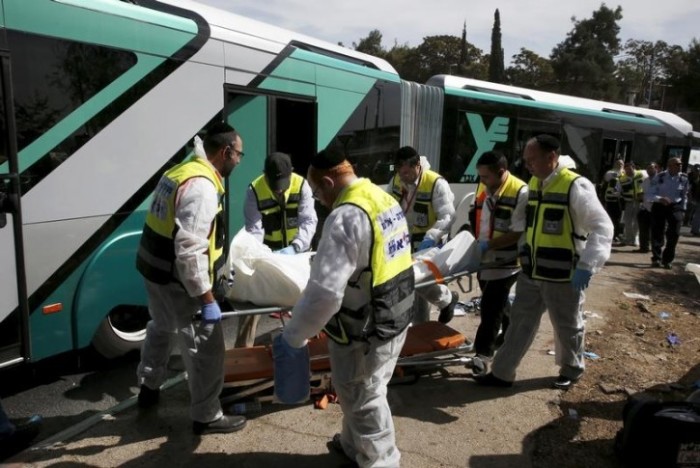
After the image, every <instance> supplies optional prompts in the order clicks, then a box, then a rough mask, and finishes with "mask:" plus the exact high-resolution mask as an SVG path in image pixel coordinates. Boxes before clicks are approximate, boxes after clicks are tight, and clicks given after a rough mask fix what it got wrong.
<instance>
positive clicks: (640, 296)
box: [622, 292, 651, 301]
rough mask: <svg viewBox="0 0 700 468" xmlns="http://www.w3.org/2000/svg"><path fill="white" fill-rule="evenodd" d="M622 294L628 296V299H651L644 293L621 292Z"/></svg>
mask: <svg viewBox="0 0 700 468" xmlns="http://www.w3.org/2000/svg"><path fill="white" fill-rule="evenodd" d="M622 294H624V295H625V297H628V298H630V299H641V300H643V301H650V300H651V297H649V296H646V295H644V294H639V293H630V292H623V293H622Z"/></svg>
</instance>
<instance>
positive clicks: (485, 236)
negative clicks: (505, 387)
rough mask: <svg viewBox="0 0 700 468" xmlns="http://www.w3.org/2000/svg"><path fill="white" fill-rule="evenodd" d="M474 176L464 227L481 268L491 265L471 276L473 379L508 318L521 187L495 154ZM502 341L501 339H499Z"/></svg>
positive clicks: (521, 224)
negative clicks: (477, 295) (475, 299)
mask: <svg viewBox="0 0 700 468" xmlns="http://www.w3.org/2000/svg"><path fill="white" fill-rule="evenodd" d="M476 170H477V171H478V173H479V185H478V186H477V190H476V196H475V198H474V205H473V207H472V210H471V211H470V213H469V215H470V220H471V221H470V224H471V226H472V230H473V234H474V238H475V239H476V240H477V242H478V244H479V250H480V251H481V252H482V257H481V264H482V265H488V264H489V263H492V264H496V265H497V266H495V267H494V268H484V269H481V270H480V271H479V273H478V275H477V278H478V280H479V287H480V288H481V293H482V295H481V322H480V324H479V328H478V329H477V331H476V338H475V339H474V351H475V352H476V356H474V358H473V359H472V370H473V372H474V373H475V374H483V373H485V372H486V371H487V368H488V363H489V361H490V360H491V358H492V357H493V354H494V352H495V350H496V344H497V338H498V336H499V330H502V331H501V333H502V334H505V332H506V330H507V329H508V323H509V317H508V314H506V310H507V308H508V295H509V294H510V289H511V287H512V286H513V284H515V280H516V278H517V277H518V273H519V272H520V266H519V261H518V241H519V240H520V238H521V237H522V234H523V232H524V231H525V225H526V219H525V207H526V206H527V194H528V188H527V184H526V183H525V182H523V181H522V180H520V179H518V178H517V177H515V176H514V175H512V174H511V173H510V172H509V171H508V160H507V159H506V157H505V156H504V155H503V153H501V152H499V151H487V152H486V153H484V154H482V155H481V157H479V159H478V161H477V162H476ZM501 336H502V335H501Z"/></svg>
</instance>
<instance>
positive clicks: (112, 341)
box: [92, 306, 149, 359]
mask: <svg viewBox="0 0 700 468" xmlns="http://www.w3.org/2000/svg"><path fill="white" fill-rule="evenodd" d="M148 320H149V316H148V308H146V307H140V306H119V307H116V308H114V309H112V311H111V312H110V313H109V314H108V315H107V317H105V318H104V320H102V323H100V326H99V327H98V328H97V331H96V332H95V336H94V337H93V338H92V345H93V346H94V347H95V349H96V350H97V352H98V353H100V354H101V355H102V356H104V357H106V358H108V359H112V358H116V357H119V356H123V355H124V354H126V353H128V352H129V351H132V350H134V349H140V348H141V344H142V343H143V340H144V339H146V324H147V323H148Z"/></svg>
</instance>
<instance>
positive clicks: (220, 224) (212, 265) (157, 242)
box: [136, 157, 227, 293]
mask: <svg viewBox="0 0 700 468" xmlns="http://www.w3.org/2000/svg"><path fill="white" fill-rule="evenodd" d="M193 177H204V178H205V179H208V180H210V181H211V183H212V184H214V186H215V187H216V192H217V194H218V195H219V200H221V198H222V197H223V195H224V193H225V190H224V186H223V184H222V181H221V176H220V175H219V174H218V173H217V172H216V170H215V169H214V168H213V167H212V166H211V164H209V162H208V161H206V160H204V159H202V158H199V157H195V158H192V159H189V160H187V161H184V162H182V163H180V164H178V165H177V166H175V167H173V168H171V169H169V170H168V171H166V172H165V174H163V176H162V177H161V179H160V181H159V182H158V185H157V186H156V189H155V192H154V193H153V201H152V202H151V207H150V209H149V210H148V214H146V224H145V225H144V227H143V233H142V235H141V243H140V245H139V250H138V253H137V258H136V268H137V269H138V271H139V272H140V273H141V274H142V275H143V276H144V277H145V278H146V279H148V280H150V281H152V282H154V283H158V284H167V283H170V282H172V281H175V280H176V279H175V276H174V261H175V246H174V241H173V239H174V238H175V234H176V232H177V226H176V224H175V209H176V207H175V198H176V197H177V191H178V188H179V187H180V186H181V185H182V184H183V183H184V182H185V181H187V180H189V179H191V178H193ZM225 250H227V249H226V231H225V224H224V217H223V206H222V204H221V201H219V207H218V210H217V214H216V216H215V217H214V221H213V223H212V227H211V230H210V233H209V249H208V256H209V279H210V281H211V284H212V288H214V289H215V288H216V286H217V284H218V279H219V278H220V274H221V272H222V270H223V267H224V264H225V261H226V255H225ZM214 292H215V293H217V291H216V289H215V290H214Z"/></svg>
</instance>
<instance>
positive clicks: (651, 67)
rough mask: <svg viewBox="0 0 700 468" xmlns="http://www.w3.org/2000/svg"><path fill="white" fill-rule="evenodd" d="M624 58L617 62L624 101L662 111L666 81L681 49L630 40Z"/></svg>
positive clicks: (661, 42)
mask: <svg viewBox="0 0 700 468" xmlns="http://www.w3.org/2000/svg"><path fill="white" fill-rule="evenodd" d="M624 52H625V53H624V55H623V59H622V60H620V61H619V62H618V63H617V76H618V83H619V85H620V88H621V90H622V93H623V96H627V97H629V99H626V101H627V102H631V103H632V104H634V105H637V106H648V107H650V108H657V109H659V108H661V107H662V105H663V104H664V103H663V102H662V101H665V100H666V99H665V98H666V88H667V87H668V85H669V84H668V78H669V76H670V75H671V74H672V73H674V71H673V70H674V69H677V68H678V66H679V65H680V64H679V59H680V60H681V61H682V56H683V49H682V48H681V47H679V46H669V45H668V44H667V43H666V42H664V41H656V42H655V43H654V42H650V41H640V40H636V39H630V40H628V41H627V42H626V43H625V47H624Z"/></svg>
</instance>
